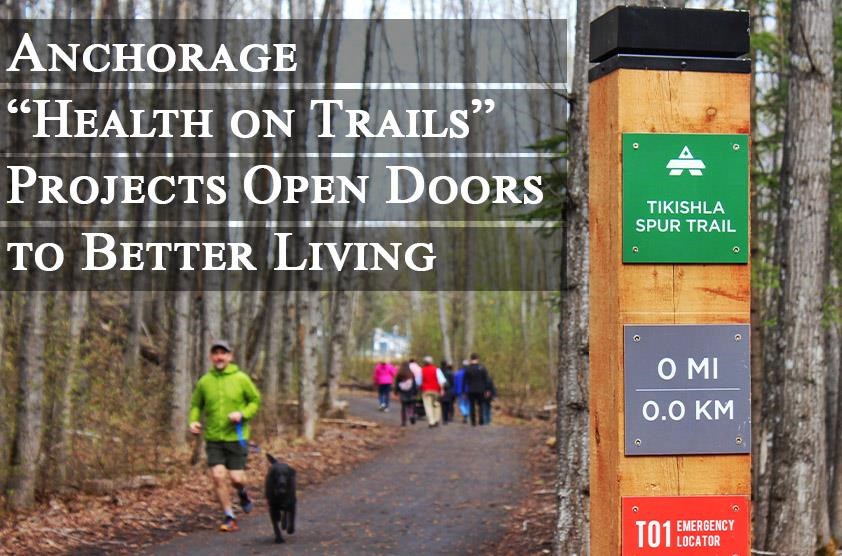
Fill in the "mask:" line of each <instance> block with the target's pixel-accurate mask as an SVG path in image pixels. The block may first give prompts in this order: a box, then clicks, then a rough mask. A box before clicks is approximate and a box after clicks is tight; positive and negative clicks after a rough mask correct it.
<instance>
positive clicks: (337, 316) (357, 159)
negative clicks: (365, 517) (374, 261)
mask: <svg viewBox="0 0 842 556" xmlns="http://www.w3.org/2000/svg"><path fill="white" fill-rule="evenodd" d="M380 17H382V7H378V2H377V0H372V4H371V10H370V13H369V19H368V28H367V29H366V42H365V58H364V59H363V74H362V92H361V94H360V110H365V111H368V109H369V108H370V105H371V91H370V90H369V83H370V82H371V65H372V59H373V53H374V29H375V26H376V25H377V24H378V22H379V20H380ZM365 147H366V141H365V137H364V136H363V135H362V134H360V135H359V136H358V137H357V138H356V139H355V141H354V160H353V163H352V166H351V176H350V179H351V180H352V181H354V180H356V179H357V178H358V177H359V176H361V175H362V172H363V159H362V155H363V153H364V152H365ZM357 216H358V203H357V200H356V198H354V197H351V199H349V203H348V207H347V210H346V213H345V221H344V223H343V224H344V225H343V228H342V243H343V244H346V245H347V244H348V243H351V242H353V241H354V239H353V238H354V235H355V230H354V227H353V226H354V224H355V223H356V221H357ZM335 287H336V292H335V295H334V299H333V306H332V314H331V338H330V346H329V348H328V362H327V364H328V370H327V390H326V391H325V399H324V403H323V405H324V407H325V409H326V410H327V411H334V410H335V409H336V402H337V400H338V395H339V379H340V377H341V376H342V369H343V367H344V364H345V350H346V347H347V345H348V335H349V334H348V333H349V327H350V323H351V290H352V288H353V282H352V276H351V273H350V272H347V271H344V270H343V271H341V272H340V274H339V278H338V279H337V281H336V286H335Z"/></svg>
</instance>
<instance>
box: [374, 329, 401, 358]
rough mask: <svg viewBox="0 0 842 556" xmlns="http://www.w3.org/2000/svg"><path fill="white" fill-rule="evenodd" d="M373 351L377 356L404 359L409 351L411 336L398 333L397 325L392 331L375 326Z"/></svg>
mask: <svg viewBox="0 0 842 556" xmlns="http://www.w3.org/2000/svg"><path fill="white" fill-rule="evenodd" d="M371 351H372V355H374V356H375V357H387V356H388V357H395V358H398V359H402V358H404V357H406V356H407V354H408V353H409V338H408V337H407V336H401V335H400V334H398V327H397V326H394V327H392V331H391V332H386V331H385V330H383V329H382V328H375V329H374V337H373V338H372V342H371Z"/></svg>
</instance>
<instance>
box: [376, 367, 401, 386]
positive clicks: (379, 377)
mask: <svg viewBox="0 0 842 556" xmlns="http://www.w3.org/2000/svg"><path fill="white" fill-rule="evenodd" d="M397 373H398V368H397V367H395V366H394V365H390V364H388V363H378V364H377V365H376V366H375V367H374V374H373V375H372V379H373V380H374V382H375V384H392V382H394V380H395V375H396V374H397Z"/></svg>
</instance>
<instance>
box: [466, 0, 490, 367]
mask: <svg viewBox="0 0 842 556" xmlns="http://www.w3.org/2000/svg"><path fill="white" fill-rule="evenodd" d="M471 4H472V2H471V0H462V16H463V18H464V19H463V20H462V31H463V32H462V81H463V82H464V83H476V81H477V71H476V49H475V46H474V43H473V38H472V35H471V27H472V20H471V17H472V16H473V8H472V5H471ZM464 92H465V94H464V102H465V105H466V106H470V104H471V101H472V99H473V96H474V95H475V93H474V91H473V90H472V89H470V88H468V87H466V88H465V90H464ZM468 125H469V126H470V128H471V133H469V134H468V136H467V137H466V138H465V150H466V151H467V152H468V153H477V152H480V151H481V150H482V149H481V147H482V143H481V141H482V136H483V134H482V123H481V121H480V119H479V118H478V117H476V115H475V114H473V113H470V114H469V116H468ZM483 166H484V165H483V164H482V162H481V159H479V158H476V157H472V156H468V157H466V158H465V175H466V176H481V175H484V174H485V168H484V167H483ZM475 212H476V210H475V207H474V206H473V205H471V204H467V203H466V204H465V224H466V226H465V229H464V239H465V243H464V253H463V257H462V260H463V261H464V264H465V274H464V278H465V281H464V288H465V311H464V315H463V316H464V318H465V335H464V342H463V344H462V346H463V347H462V353H465V354H469V353H471V352H473V351H475V349H474V334H475V332H476V309H477V303H476V293H475V292H474V291H473V287H474V283H475V276H476V267H477V266H478V265H477V261H475V260H474V242H475V235H476V234H475V233H474V229H473V228H472V224H473V220H474V218H475Z"/></svg>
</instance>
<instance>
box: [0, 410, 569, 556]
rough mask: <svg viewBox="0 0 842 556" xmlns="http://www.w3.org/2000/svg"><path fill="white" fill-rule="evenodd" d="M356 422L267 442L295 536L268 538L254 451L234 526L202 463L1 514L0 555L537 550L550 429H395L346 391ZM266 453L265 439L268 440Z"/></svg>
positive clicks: (548, 480)
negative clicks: (143, 484) (126, 486)
mask: <svg viewBox="0 0 842 556" xmlns="http://www.w3.org/2000/svg"><path fill="white" fill-rule="evenodd" d="M346 399H348V401H349V404H350V405H349V413H350V417H351V418H353V419H363V420H365V421H371V422H376V423H378V424H379V426H378V427H372V428H348V427H345V426H340V425H325V426H322V427H321V432H320V434H319V437H318V439H317V440H316V442H315V443H314V444H306V443H288V444H286V445H283V446H272V447H270V448H271V450H272V451H273V453H274V454H275V455H276V456H280V457H281V458H282V459H283V460H284V461H287V462H289V463H290V464H291V465H292V466H293V467H295V468H296V469H297V470H298V478H299V481H298V482H299V485H300V491H299V512H298V519H297V524H296V532H295V534H294V535H286V539H287V544H286V545H284V546H277V545H275V544H274V543H273V542H272V540H273V535H272V527H271V524H270V522H269V519H268V517H267V512H266V507H265V503H264V500H263V497H262V493H261V491H262V477H263V474H264V473H265V470H266V465H265V458H264V457H263V455H262V454H261V455H260V456H258V457H256V456H252V457H251V458H250V460H249V461H250V466H252V469H251V472H250V480H251V483H252V484H253V485H255V486H254V487H252V489H251V492H252V495H253V497H254V498H255V502H256V504H255V506H256V507H255V510H254V512H253V513H252V514H251V515H250V516H240V519H238V524H239V526H240V531H238V532H237V533H234V534H222V533H219V532H217V531H216V527H217V525H218V521H219V515H218V513H219V512H218V510H217V509H216V508H214V507H213V506H212V505H211V504H210V502H211V496H210V493H209V488H208V482H207V478H206V476H205V475H204V473H203V471H204V469H203V467H202V466H198V467H197V468H193V469H191V470H190V472H189V474H188V475H187V476H179V477H172V478H171V479H170V483H169V484H168V485H166V486H159V487H156V488H149V489H138V490H133V491H127V492H117V493H114V494H111V495H109V496H100V497H77V498H75V499H73V500H72V501H58V500H54V501H52V502H50V504H49V505H48V506H46V507H42V508H41V509H40V511H38V512H33V513H31V514H29V515H26V516H19V517H18V518H17V519H15V520H14V521H11V520H7V521H6V522H5V523H0V553H4V552H8V553H38V554H51V553H52V554H59V553H73V554H107V553H137V552H145V553H148V554H165V555H167V554H169V555H173V554H231V553H242V554H262V553H270V552H271V553H276V552H278V551H279V550H280V549H284V548H285V549H287V550H291V551H293V552H295V553H296V554H327V553H330V554H361V553H365V554H396V553H401V554H403V553H421V554H517V555H520V554H543V553H548V550H547V549H548V548H549V546H550V545H549V540H550V539H551V530H552V523H553V507H552V503H553V500H554V498H553V497H552V496H551V490H552V464H551V462H552V460H553V459H554V458H553V457H552V451H551V450H550V449H549V448H548V447H547V446H546V445H545V443H544V440H545V439H546V436H547V434H548V432H547V431H548V430H549V426H548V425H547V424H546V423H541V424H540V425H538V424H536V423H532V424H530V425H525V424H524V422H523V421H517V420H513V419H508V418H506V417H505V416H502V415H500V417H499V418H498V419H496V421H495V424H493V425H492V426H490V427H476V428H472V427H470V426H469V425H463V424H462V423H461V420H460V421H459V422H457V423H453V424H450V425H448V426H446V427H437V428H434V429H429V428H428V427H427V426H426V423H425V422H423V421H422V422H419V423H418V424H417V425H415V426H414V427H407V428H406V429H401V428H400V427H399V426H398V424H399V416H398V412H397V411H395V408H394V407H393V410H392V412H390V413H381V412H379V411H377V408H376V400H375V399H373V398H372V397H371V396H361V395H350V396H346ZM264 448H265V447H264Z"/></svg>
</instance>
